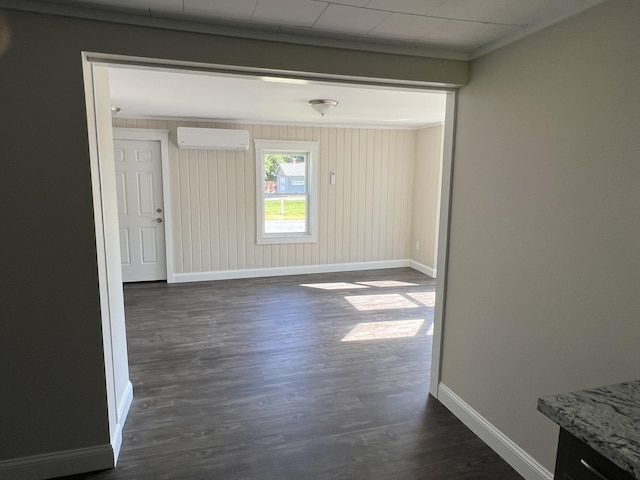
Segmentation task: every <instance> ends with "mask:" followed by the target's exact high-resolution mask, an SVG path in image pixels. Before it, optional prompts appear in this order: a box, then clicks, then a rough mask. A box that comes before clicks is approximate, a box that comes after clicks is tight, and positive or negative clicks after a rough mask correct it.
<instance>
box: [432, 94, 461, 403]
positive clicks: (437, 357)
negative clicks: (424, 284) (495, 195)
mask: <svg viewBox="0 0 640 480" xmlns="http://www.w3.org/2000/svg"><path fill="white" fill-rule="evenodd" d="M456 101H457V92H456V91H451V92H447V104H446V105H447V106H446V113H445V119H444V140H443V145H442V177H441V181H440V213H439V222H438V259H437V262H436V265H437V269H438V276H437V277H436V306H435V309H434V312H433V341H432V344H431V345H432V346H431V377H430V380H429V381H430V383H429V393H431V395H433V396H434V397H436V398H438V386H439V385H440V373H441V368H440V364H441V360H442V342H443V340H444V338H443V327H444V315H445V309H446V303H447V291H446V290H447V276H448V272H449V224H450V222H449V219H450V217H451V185H452V181H453V154H454V152H453V146H454V141H455V124H456V106H457V104H456Z"/></svg>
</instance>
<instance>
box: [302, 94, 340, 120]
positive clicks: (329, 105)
mask: <svg viewBox="0 0 640 480" xmlns="http://www.w3.org/2000/svg"><path fill="white" fill-rule="evenodd" d="M309 105H311V108H313V109H314V110H315V111H316V112H318V113H319V114H320V115H322V116H323V117H324V115H325V113H329V112H330V111H331V110H333V109H334V108H335V107H336V105H338V102H337V101H335V100H327V99H326V98H314V99H313V100H309Z"/></svg>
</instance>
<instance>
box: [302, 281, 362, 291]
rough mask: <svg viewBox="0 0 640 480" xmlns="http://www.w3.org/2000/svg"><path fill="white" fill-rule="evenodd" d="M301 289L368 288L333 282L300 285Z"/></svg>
mask: <svg viewBox="0 0 640 480" xmlns="http://www.w3.org/2000/svg"><path fill="white" fill-rule="evenodd" d="M300 286H301V287H308V288H320V289H322V290H351V289H352V288H369V287H367V286H365V285H358V284H357V283H346V282H334V283H301V284H300Z"/></svg>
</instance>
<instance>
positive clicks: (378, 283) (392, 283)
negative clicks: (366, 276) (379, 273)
mask: <svg viewBox="0 0 640 480" xmlns="http://www.w3.org/2000/svg"><path fill="white" fill-rule="evenodd" d="M357 283H359V284H360V285H369V286H370V287H410V286H412V285H418V284H417V283H409V282H399V281H397V280H375V281H371V282H357Z"/></svg>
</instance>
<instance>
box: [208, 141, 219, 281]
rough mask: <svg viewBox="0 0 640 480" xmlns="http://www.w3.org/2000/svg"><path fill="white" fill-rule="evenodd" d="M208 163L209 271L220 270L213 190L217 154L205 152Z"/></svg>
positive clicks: (217, 227)
mask: <svg viewBox="0 0 640 480" xmlns="http://www.w3.org/2000/svg"><path fill="white" fill-rule="evenodd" d="M207 163H208V167H209V170H208V176H207V179H208V183H207V186H208V193H209V228H210V232H211V237H210V238H211V244H210V245H209V248H210V250H211V270H212V271H216V270H220V208H219V205H218V194H217V190H216V189H215V188H212V187H214V186H215V185H216V183H217V181H218V156H217V152H215V151H212V150H208V151H207Z"/></svg>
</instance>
